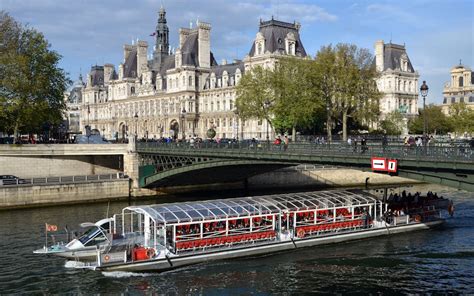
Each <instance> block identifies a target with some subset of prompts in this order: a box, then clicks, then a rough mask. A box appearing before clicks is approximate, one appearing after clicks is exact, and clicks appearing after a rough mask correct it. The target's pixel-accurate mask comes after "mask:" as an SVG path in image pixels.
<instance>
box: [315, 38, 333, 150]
mask: <svg viewBox="0 0 474 296" xmlns="http://www.w3.org/2000/svg"><path fill="white" fill-rule="evenodd" d="M335 64H336V55H335V54H334V49H333V48H332V46H331V45H329V46H323V47H321V49H320V50H319V51H318V52H317V54H316V57H315V61H314V63H312V64H311V71H310V76H309V77H310V79H311V81H312V84H313V87H314V88H315V89H317V91H318V96H319V99H320V100H321V101H322V103H323V104H324V105H325V107H326V131H327V138H328V141H331V138H332V127H333V114H334V112H335V110H334V97H335V95H336V89H337V80H336V67H335Z"/></svg>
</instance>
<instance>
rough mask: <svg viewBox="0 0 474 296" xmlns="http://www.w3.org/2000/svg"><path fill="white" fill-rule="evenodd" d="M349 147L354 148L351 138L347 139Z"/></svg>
mask: <svg viewBox="0 0 474 296" xmlns="http://www.w3.org/2000/svg"><path fill="white" fill-rule="evenodd" d="M347 145H349V147H351V146H352V139H351V137H349V138H348V139H347Z"/></svg>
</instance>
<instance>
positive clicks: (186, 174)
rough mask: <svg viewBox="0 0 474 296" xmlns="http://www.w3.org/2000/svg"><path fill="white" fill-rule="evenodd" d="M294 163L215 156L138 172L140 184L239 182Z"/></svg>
mask: <svg viewBox="0 0 474 296" xmlns="http://www.w3.org/2000/svg"><path fill="white" fill-rule="evenodd" d="M294 165H295V164H294V163H288V162H276V161H275V162H269V161H255V160H224V159H217V160H213V161H207V162H199V163H194V164H191V165H187V166H182V167H177V168H173V169H169V170H166V171H161V172H156V173H152V174H149V175H144V176H140V187H145V188H153V187H162V186H177V185H201V184H212V183H229V182H238V181H243V180H245V179H247V178H249V177H252V176H255V175H258V174H262V173H266V172H270V171H274V170H276V169H280V168H284V167H289V166H294Z"/></svg>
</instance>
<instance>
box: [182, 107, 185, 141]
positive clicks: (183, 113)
mask: <svg viewBox="0 0 474 296" xmlns="http://www.w3.org/2000/svg"><path fill="white" fill-rule="evenodd" d="M185 118H186V109H184V108H183V110H181V126H182V127H183V131H182V139H183V140H185V139H186V138H185V135H186V134H185Z"/></svg>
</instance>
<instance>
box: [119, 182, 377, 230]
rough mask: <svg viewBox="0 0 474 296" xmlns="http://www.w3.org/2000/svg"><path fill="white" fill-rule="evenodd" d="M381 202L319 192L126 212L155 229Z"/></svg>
mask: <svg viewBox="0 0 474 296" xmlns="http://www.w3.org/2000/svg"><path fill="white" fill-rule="evenodd" d="M377 201H378V199H377V198H376V197H374V196H372V195H370V194H367V193H357V192H351V191H347V190H344V191H315V192H301V193H287V194H273V195H263V196H249V197H238V198H230V199H216V200H206V201H191V202H179V203H165V204H155V205H140V206H129V207H126V208H124V209H123V211H122V214H125V212H126V211H130V212H135V213H137V214H143V215H146V216H148V217H149V218H150V219H151V220H153V222H154V223H155V225H157V226H158V225H159V224H163V225H164V226H166V225H169V224H177V223H178V224H179V223H193V222H202V221H213V220H222V219H235V218H240V217H249V216H260V215H269V214H275V213H283V212H295V211H297V212H299V211H309V210H318V209H336V208H344V207H358V206H370V205H374V204H376V203H377Z"/></svg>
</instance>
